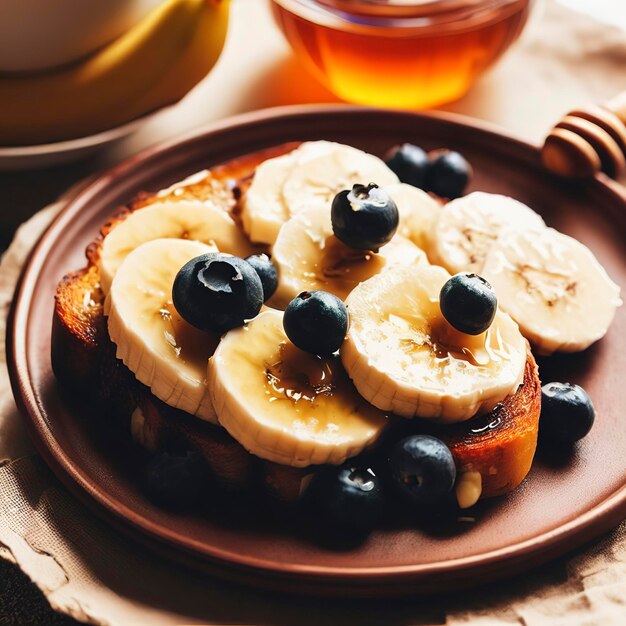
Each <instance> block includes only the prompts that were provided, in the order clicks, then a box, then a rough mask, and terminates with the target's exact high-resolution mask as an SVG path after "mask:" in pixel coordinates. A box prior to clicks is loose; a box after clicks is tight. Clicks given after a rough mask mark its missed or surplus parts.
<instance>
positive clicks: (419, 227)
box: [385, 183, 441, 254]
mask: <svg viewBox="0 0 626 626" xmlns="http://www.w3.org/2000/svg"><path fill="white" fill-rule="evenodd" d="M385 191H386V192H387V193H388V194H389V195H390V196H391V199H392V200H393V201H394V202H395V203H396V206H397V207H398V212H399V213H400V224H399V225H398V234H399V235H402V236H403V237H406V238H407V239H410V240H411V241H412V242H413V243H414V244H415V245H416V246H418V247H420V248H421V249H422V250H424V251H425V252H426V254H428V244H429V237H430V233H431V232H432V230H433V228H434V227H435V224H436V223H437V220H438V219H439V214H440V213H441V205H440V204H439V203H438V202H437V201H436V200H435V199H434V198H432V197H431V196H429V195H428V194H427V193H426V192H425V191H422V190H421V189H418V188H417V187H413V185H407V184H406V183H398V184H397V185H387V186H386V187H385Z"/></svg>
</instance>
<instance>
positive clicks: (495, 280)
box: [483, 228, 622, 354]
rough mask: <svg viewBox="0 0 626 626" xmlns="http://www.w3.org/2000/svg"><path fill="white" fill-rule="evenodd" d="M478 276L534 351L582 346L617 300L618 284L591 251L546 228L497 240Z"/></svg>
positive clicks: (599, 333) (601, 328)
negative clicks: (511, 318)
mask: <svg viewBox="0 0 626 626" xmlns="http://www.w3.org/2000/svg"><path fill="white" fill-rule="evenodd" d="M483 275H484V277H485V278H486V279H487V280H488V281H489V282H490V283H491V285H492V286H493V288H494V289H495V290H496V293H497V295H498V300H499V302H500V304H501V306H502V308H503V309H505V310H506V311H507V312H508V313H509V314H510V315H511V317H513V319H514V320H515V321H516V322H517V323H518V324H519V326H520V329H521V331H522V333H523V334H524V335H525V336H526V338H527V339H528V340H529V341H530V343H531V344H532V345H533V347H534V348H535V349H536V351H537V352H538V353H539V354H552V353H553V352H557V351H558V352H578V351H580V350H584V349H585V348H588V347H589V346H590V345H591V344H592V343H594V342H596V341H598V340H599V339H601V338H602V337H603V336H604V335H605V334H606V331H607V330H608V328H609V326H610V325H611V322H612V321H613V318H614V317H615V311H616V309H617V308H618V307H619V306H620V305H621V304H622V301H621V299H620V288H619V286H618V285H616V284H615V283H614V282H613V281H612V280H611V279H610V278H609V276H608V274H607V273H606V271H605V269H604V268H603V267H602V266H601V265H600V263H599V262H598V260H597V259H596V257H595V256H594V255H593V253H592V252H591V250H589V248H587V247H586V246H585V245H583V244H582V243H580V242H579V241H577V240H576V239H573V238H572V237H568V236H567V235H564V234H562V233H559V232H558V231H556V230H554V229H552V228H545V229H541V230H539V231H522V232H517V233H511V234H510V235H508V236H507V237H504V238H502V240H501V241H499V242H498V243H497V244H496V245H495V246H494V247H493V248H492V249H491V251H490V252H489V254H488V255H487V259H486V261H485V266H484V269H483Z"/></svg>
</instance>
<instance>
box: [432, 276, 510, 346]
mask: <svg viewBox="0 0 626 626" xmlns="http://www.w3.org/2000/svg"><path fill="white" fill-rule="evenodd" d="M439 306H440V307H441V313H442V314H443V316H444V317H445V318H446V320H448V322H449V323H450V324H451V325H452V326H454V328H456V329H457V330H460V331H461V332H462V333H465V334H467V335H480V334H481V333H484V332H485V331H486V330H487V329H488V328H489V326H491V322H493V318H494V317H495V315H496V310H497V308H498V300H497V298H496V292H495V291H494V290H493V287H492V286H491V285H490V284H489V283H488V282H487V281H486V280H485V279H484V278H483V277H482V276H478V274H469V273H467V272H461V273H460V274H455V275H454V276H453V277H452V278H450V279H449V280H448V281H447V282H446V283H445V285H444V286H443V287H442V288H441V292H440V294H439Z"/></svg>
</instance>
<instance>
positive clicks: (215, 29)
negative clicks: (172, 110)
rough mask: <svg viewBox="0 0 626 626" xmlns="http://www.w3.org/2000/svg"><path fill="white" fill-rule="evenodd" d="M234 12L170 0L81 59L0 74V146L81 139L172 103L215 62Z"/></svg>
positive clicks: (220, 5)
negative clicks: (48, 67)
mask: <svg viewBox="0 0 626 626" xmlns="http://www.w3.org/2000/svg"><path fill="white" fill-rule="evenodd" d="M229 9H230V0H167V1H166V2H164V3H163V4H161V5H160V6H158V7H156V8H155V9H154V10H153V11H152V12H150V13H149V14H148V15H147V16H146V17H145V18H144V19H143V20H142V21H141V22H139V23H138V24H137V25H136V26H134V27H133V28H132V29H131V30H129V31H128V32H127V33H125V34H124V35H122V36H121V37H119V38H118V39H117V40H115V41H113V42H112V43H111V44H109V45H108V46H106V47H104V48H103V49H101V50H100V51H99V52H96V53H95V54H94V55H92V56H90V57H88V58H87V59H85V60H83V61H81V62H80V63H78V64H74V65H71V66H68V67H67V68H64V69H62V70H59V71H55V72H50V73H45V74H35V75H29V76H19V77H3V78H0V145H28V144H36V143H51V142H55V141H62V140H66V139H72V138H77V137H84V136H87V135H91V134H94V133H97V132H101V131H104V130H108V129H110V128H115V127H116V126H120V125H122V124H125V123H127V122H130V121H132V120H134V119H136V118H138V117H140V116H142V115H145V114H147V113H150V112H152V111H155V110H157V109H159V108H161V107H163V106H167V105H170V104H174V103H175V102H177V101H178V100H180V99H181V98H182V97H183V96H184V95H186V94H187V93H188V92H189V91H190V90H191V89H192V88H193V87H194V86H195V85H196V84H197V83H198V82H200V80H202V79H203V78H204V76H206V74H207V73H208V72H209V71H210V70H211V68H212V67H213V66H214V65H215V63H216V62H217V59H218V58H219V56H220V53H221V51H222V49H223V46H224V42H225V39H226V32H227V28H228V16H229Z"/></svg>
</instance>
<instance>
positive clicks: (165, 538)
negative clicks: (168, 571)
mask: <svg viewBox="0 0 626 626" xmlns="http://www.w3.org/2000/svg"><path fill="white" fill-rule="evenodd" d="M354 112H370V113H372V114H376V115H381V116H399V117H401V116H404V117H407V118H411V117H413V118H415V117H418V118H425V119H438V120H442V121H444V122H447V123H451V124H452V125H455V126H462V127H465V128H467V127H470V128H471V129H473V130H477V131H479V132H481V133H482V134H486V135H491V136H492V138H493V136H494V135H495V136H497V137H498V138H502V139H505V140H506V141H508V142H513V143H515V144H518V147H520V148H522V149H524V150H525V151H526V152H528V153H538V152H539V148H538V147H537V146H534V145H532V144H530V143H528V142H526V141H524V140H523V139H520V138H519V137H517V136H515V135H513V134H510V133H508V132H506V131H503V130H502V129H500V128H498V127H497V126H495V125H493V124H490V123H485V122H482V121H477V120H474V119H472V118H468V117H465V116H461V115H457V114H451V113H441V112H420V113H413V112H405V111H391V110H386V109H377V108H370V107H359V106H352V105H341V104H340V105H298V106H285V107H275V108H271V109H264V110H261V111H254V112H250V113H244V114H241V115H237V116H233V117H228V118H225V119H223V120H221V121H219V122H216V123H212V124H209V125H207V126H204V127H202V128H199V129H196V130H194V131H192V132H189V133H186V134H184V135H182V136H181V137H178V138H175V139H171V140H169V141H167V142H164V143H160V144H158V145H156V146H151V147H149V148H147V149H145V150H143V151H141V152H139V153H138V154H136V155H133V156H131V157H129V158H128V159H125V160H124V161H122V162H121V163H119V164H118V165H116V166H114V167H112V168H110V169H108V170H106V171H105V172H102V173H101V174H99V175H98V176H97V177H96V178H95V180H93V181H91V182H90V183H89V184H88V185H87V186H86V187H84V188H82V189H81V190H80V191H79V192H78V193H77V194H76V195H75V196H74V197H73V198H72V199H71V200H70V201H69V202H68V203H67V204H66V206H65V207H64V208H63V209H62V210H61V211H60V212H59V214H58V215H57V216H56V217H55V218H54V219H53V221H52V222H51V223H50V225H49V226H48V227H47V228H46V230H45V231H44V233H43V234H42V236H41V237H40V239H39V240H38V241H37V243H36V244H35V245H34V246H33V248H32V250H31V251H30V253H29V255H28V257H27V259H26V261H25V263H24V265H23V267H22V271H21V273H20V278H19V281H18V283H17V286H16V290H15V293H14V297H13V300H12V304H11V308H10V311H9V316H8V319H7V331H6V333H7V334H6V356H7V367H8V370H9V377H10V381H11V387H12V389H13V395H14V397H15V400H16V402H17V404H18V407H19V409H20V412H21V414H22V417H23V419H25V420H26V424H27V426H28V430H29V431H30V433H31V436H32V438H33V440H34V442H35V445H36V447H37V449H38V451H39V452H40V454H42V456H43V458H44V460H45V461H46V463H47V465H48V466H49V467H50V468H51V469H52V471H53V473H54V474H55V475H56V476H57V477H58V478H59V479H60V480H61V481H62V482H63V483H64V484H65V485H66V486H67V487H68V488H69V489H70V491H71V492H72V493H74V494H75V495H76V496H78V497H79V498H80V499H81V500H82V501H83V502H85V503H86V504H87V505H92V507H91V508H95V509H97V511H98V513H99V514H102V513H104V514H105V518H106V521H107V522H111V523H113V525H114V526H115V527H123V530H126V531H128V532H129V534H131V535H133V536H136V533H138V534H141V535H142V536H143V537H142V538H143V539H150V540H151V541H155V542H156V543H157V544H159V545H160V546H162V547H165V548H171V549H173V550H175V551H182V552H184V553H185V554H188V555H191V556H195V557H196V558H197V557H201V558H202V559H203V560H206V561H208V562H209V563H211V564H213V565H217V566H221V567H224V566H225V567H227V568H230V569H232V568H235V569H238V570H246V571H247V572H248V574H251V575H253V576H254V575H259V574H271V575H273V576H278V577H285V576H289V577H293V576H297V577H299V578H300V579H301V580H306V581H309V582H313V583H314V582H319V583H323V582H324V581H332V582H334V583H337V582H339V581H341V582H345V583H356V584H367V585H374V584H375V585H380V584H383V585H385V584H388V585H390V584H395V583H398V582H416V581H417V580H419V579H421V578H424V577H425V576H426V575H433V574H438V575H445V574H447V575H449V576H452V577H454V575H455V574H457V575H458V574H460V573H468V572H474V573H480V572H481V571H482V570H484V569H485V567H490V566H495V565H498V564H501V565H506V566H507V571H509V567H508V564H509V563H516V564H517V569H515V570H511V573H513V571H519V570H520V569H523V563H525V562H527V561H530V560H532V558H533V557H534V556H536V555H537V553H540V552H542V551H543V552H544V553H549V554H550V558H553V557H556V556H558V555H560V554H563V553H564V552H566V551H570V550H573V549H574V548H575V547H579V546H580V545H582V544H583V543H585V542H587V541H589V540H590V539H591V538H593V537H595V536H597V535H599V534H601V533H602V532H605V531H607V530H608V529H610V528H612V527H613V526H615V525H616V524H617V523H619V521H621V520H622V519H623V518H624V517H626V485H624V486H622V487H621V488H620V489H618V490H617V491H614V492H612V493H611V494H609V495H608V496H607V497H606V498H604V499H603V500H602V501H600V502H598V503H597V504H596V505H594V506H593V507H591V508H590V509H588V510H587V511H585V512H584V513H583V514H582V515H580V516H578V517H576V518H574V519H572V520H570V521H568V522H566V523H564V524H561V525H560V526H557V527H556V528H553V529H550V530H548V531H546V532H544V533H542V534H540V535H536V536H534V537H531V538H529V539H527V540H524V541H521V542H517V543H515V544H511V545H508V546H505V547H502V548H497V549H495V550H491V551H488V552H483V553H480V554H477V555H470V556H466V557H460V558H454V559H448V560H444V561H440V562H437V563H422V564H413V565H387V566H369V567H358V568H350V567H337V566H327V565H305V564H301V563H300V564H299V563H285V562H282V561H277V560H270V559H264V558H258V557H254V556H249V555H245V554H242V553H240V552H232V551H230V550H224V549H221V548H219V547H216V546H207V545H206V544H203V543H202V542H198V541H196V540H194V539H193V538H191V537H186V538H185V545H182V544H181V537H180V534H179V533H176V532H175V531H171V530H169V529H167V528H163V527H162V526H159V525H158V524H156V523H154V522H152V521H150V520H149V519H147V518H146V517H144V516H141V515H139V514H137V513H135V512H134V511H133V510H132V509H130V508H128V507H127V505H126V504H124V503H123V502H122V501H119V500H117V499H116V498H115V497H113V496H112V495H111V494H109V493H107V492H106V491H104V490H103V489H100V488H97V487H96V486H95V485H94V484H93V483H92V482H91V481H89V480H88V479H87V478H86V477H85V475H84V474H83V473H82V471H81V469H80V467H79V466H78V465H77V464H76V463H75V462H74V461H72V459H71V458H70V457H68V456H67V455H66V453H65V452H64V450H63V448H61V447H59V446H57V445H56V441H55V439H54V437H53V436H52V433H51V430H50V429H49V428H48V426H47V424H46V420H45V419H44V416H43V415H42V414H41V413H40V411H39V408H38V404H37V392H36V390H35V389H34V386H33V385H32V384H31V380H30V376H29V368H28V360H27V358H26V349H25V338H26V328H27V326H28V324H27V322H28V319H29V314H30V304H31V301H32V299H33V297H36V295H35V294H34V289H33V287H34V283H35V281H36V273H35V272H34V270H33V268H34V267H35V266H36V264H37V262H38V261H39V262H40V263H43V262H45V258H46V256H47V253H48V252H49V250H50V247H51V243H53V242H54V241H55V240H56V238H57V236H58V235H57V231H59V229H60V228H61V227H62V225H63V222H64V221H66V220H68V219H70V218H71V216H72V215H75V214H77V213H79V212H80V211H82V210H84V208H85V207H86V206H87V205H88V203H89V199H90V197H91V196H93V195H96V194H97V193H98V192H99V191H100V190H101V189H103V188H105V187H106V186H107V185H108V184H109V183H110V182H111V181H114V180H115V179H116V178H118V177H120V176H121V175H123V174H124V173H128V172H130V171H132V170H133V169H134V168H135V167H137V166H138V165H140V164H141V163H143V162H144V161H145V160H146V159H148V158H154V157H155V156H157V155H162V154H164V153H166V152H167V151H169V150H171V149H173V148H178V147H179V146H181V145H182V144H184V143H186V142H189V141H193V140H196V139H199V138H200V137H204V136H210V135H213V134H216V133H218V132H220V131H224V130H232V129H234V128H235V127H241V126H244V127H245V126H249V125H257V124H260V123H263V122H268V121H273V120H275V119H277V118H284V117H285V116H289V117H307V116H319V115H320V114H323V115H332V114H337V113H343V114H350V113H354ZM588 184H589V185H591V186H593V187H596V191H598V192H600V191H603V192H606V191H608V192H609V193H610V195H612V196H614V199H615V200H616V201H618V202H621V203H622V205H623V207H624V210H626V190H624V188H622V187H621V186H620V185H619V184H618V183H616V182H615V181H612V180H611V179H609V178H608V177H606V176H604V175H603V174H598V175H596V176H595V178H594V179H593V180H591V181H590V182H589V183H588ZM136 538H138V537H136ZM546 560H547V559H546ZM254 580H255V584H257V585H258V583H259V581H258V580H257V579H256V578H255V579H254Z"/></svg>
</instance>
